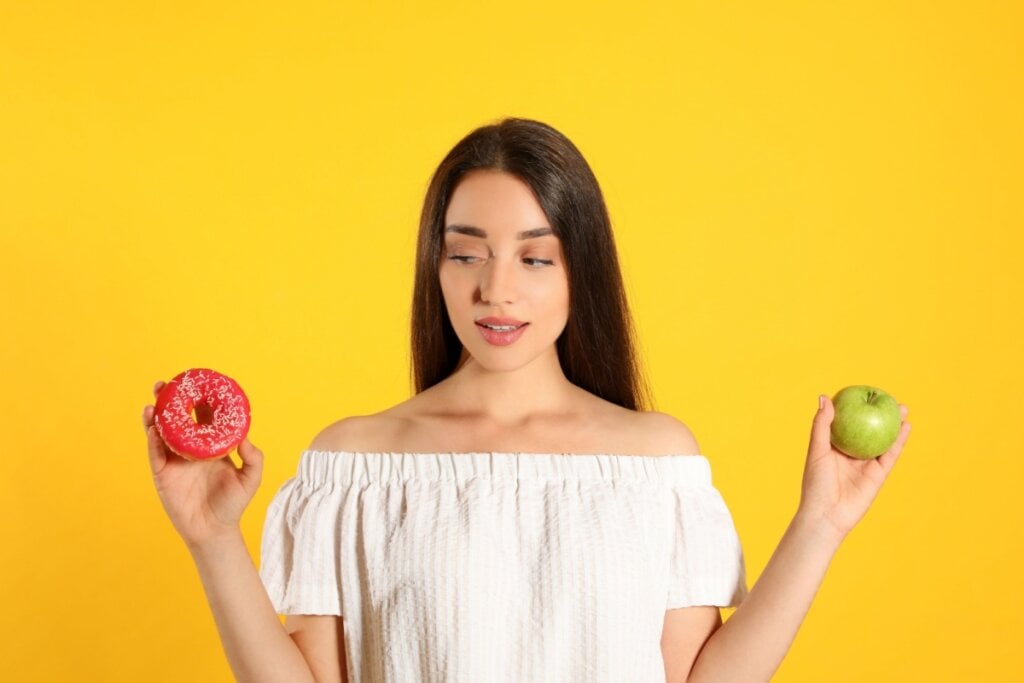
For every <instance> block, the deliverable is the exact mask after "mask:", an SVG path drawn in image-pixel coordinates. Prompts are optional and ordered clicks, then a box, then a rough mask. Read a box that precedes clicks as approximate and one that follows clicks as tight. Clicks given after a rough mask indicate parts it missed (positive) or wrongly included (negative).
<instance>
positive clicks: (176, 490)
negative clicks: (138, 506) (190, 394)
mask: <svg viewBox="0 0 1024 683" xmlns="http://www.w3.org/2000/svg"><path fill="white" fill-rule="evenodd" d="M163 385H164V382H157V383H156V384H155V385H154V386H153V396H154V403H155V397H156V395H157V394H158V393H159V392H160V389H161V388H162V387H163ZM155 410H156V408H155V406H154V405H147V406H146V407H145V408H143V410H142V426H143V427H144V428H145V430H146V437H147V439H148V441H149V465H150V468H151V469H152V470H153V483H154V484H155V485H156V491H157V493H158V494H159V496H160V502H161V503H163V506H164V510H166V511H167V515H168V516H169V517H170V518H171V523H172V524H173V525H174V528H175V529H176V530H177V531H178V534H180V535H181V537H182V539H183V540H184V541H185V543H186V545H188V546H189V547H190V548H192V547H197V546H200V545H202V544H204V543H206V542H207V541H210V540H214V539H216V538H218V537H220V536H223V535H225V534H230V533H232V532H235V531H237V530H238V529H239V521H240V520H241V518H242V512H243V511H244V510H245V507H246V506H247V505H248V504H249V501H250V500H252V497H253V496H254V495H255V494H256V489H257V488H259V485H260V480H261V478H262V475H263V453H262V452H261V451H260V450H259V449H258V448H256V447H255V446H253V445H252V443H250V442H249V439H248V438H246V439H244V440H243V441H242V443H240V444H239V445H238V455H239V457H241V459H242V467H241V468H238V467H235V465H234V463H233V462H232V461H231V457H230V456H224V457H222V458H217V459H215V460H207V461H192V460H187V459H185V458H183V457H181V456H180V455H178V454H176V453H175V452H174V451H172V450H171V449H170V448H168V446H167V444H166V443H164V440H163V439H162V438H160V433H159V432H158V431H157V429H156V425H155V424H154V411H155Z"/></svg>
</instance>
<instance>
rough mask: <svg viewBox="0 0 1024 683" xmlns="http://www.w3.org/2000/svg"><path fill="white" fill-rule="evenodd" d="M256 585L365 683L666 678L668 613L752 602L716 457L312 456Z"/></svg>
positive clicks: (272, 514)
mask: <svg viewBox="0 0 1024 683" xmlns="http://www.w3.org/2000/svg"><path fill="white" fill-rule="evenodd" d="M260 577H261V579H262V581H263V584H264V586H265V587H266V589H267V593H268V595H269V596H270V600H271V602H272V603H273V605H274V608H275V609H276V611H277V612H278V614H332V615H344V618H345V645H346V655H347V659H348V669H349V671H348V674H349V681H352V683H357V682H367V681H474V682H478V681H627V680H628V681H664V680H665V669H664V663H663V660H662V656H661V645H660V641H661V631H662V626H663V622H664V618H665V610H666V609H669V608H674V607H684V606H688V605H718V606H733V607H734V606H737V605H739V603H740V602H741V601H742V600H743V598H744V597H745V596H746V594H747V585H746V577H745V566H744V559H743V552H742V549H741V545H740V542H739V537H738V534H737V533H736V529H735V526H734V524H733V520H732V517H731V515H730V513H729V510H728V508H727V507H726V504H725V502H724V500H723V499H722V497H721V495H719V492H718V490H717V489H715V488H714V487H713V486H712V482H711V468H710V464H709V462H708V460H707V458H705V457H704V456H703V455H665V456H633V455H614V454H606V455H570V454H538V453H495V452H492V453H363V452H348V451H313V450H307V451H303V453H302V455H301V458H300V460H299V466H298V472H297V475H296V476H295V477H294V478H292V479H289V480H287V481H286V482H285V483H284V484H283V485H282V486H281V488H280V489H279V490H278V491H277V493H276V495H275V496H274V498H273V500H272V501H271V502H270V505H269V506H268V508H267V514H266V520H265V524H264V528H263V537H262V542H261V549H260Z"/></svg>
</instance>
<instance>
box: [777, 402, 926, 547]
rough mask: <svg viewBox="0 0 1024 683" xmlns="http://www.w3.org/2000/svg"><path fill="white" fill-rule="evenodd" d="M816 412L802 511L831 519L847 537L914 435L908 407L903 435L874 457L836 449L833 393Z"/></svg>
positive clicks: (904, 411) (817, 518) (902, 407)
mask: <svg viewBox="0 0 1024 683" xmlns="http://www.w3.org/2000/svg"><path fill="white" fill-rule="evenodd" d="M824 400H825V405H824V406H823V407H822V408H821V409H819V410H818V412H817V414H816V415H815V416H814V424H813V426H812V427H811V442H810V446H808V448H807V463H806V464H805V465H804V478H803V487H802V490H801V494H800V507H799V511H798V513H797V514H798V515H805V516H806V517H807V518H808V519H810V520H813V521H814V522H816V523H817V522H821V523H825V524H827V525H828V526H829V527H830V530H834V531H835V532H836V533H838V534H839V536H840V538H844V537H845V536H846V535H847V534H848V533H849V532H850V530H852V529H853V527H854V526H855V525H856V524H857V522H859V521H860V520H861V518H862V517H863V516H864V514H865V513H866V512H867V511H868V507H869V506H870V505H871V502H872V501H873V500H874V499H875V496H876V495H878V491H879V489H880V488H881V487H882V483H883V482H884V481H885V478H886V477H887V476H889V472H890V471H891V470H892V468H893V465H895V464H896V461H897V460H898V459H899V457H900V452H901V451H902V450H903V446H904V444H905V443H906V442H907V439H908V438H909V437H910V423H909V422H907V421H906V419H907V407H906V406H905V405H903V404H902V403H901V404H900V415H901V417H902V422H901V427H900V433H899V435H898V436H897V437H896V441H895V442H894V443H893V445H892V446H891V447H890V448H889V450H887V451H886V452H885V453H883V454H882V455H880V456H878V457H877V458H873V459H871V460H860V459H858V458H853V457H850V456H848V455H846V454H845V453H843V452H842V451H839V450H836V448H835V446H833V445H832V442H831V438H830V437H831V430H832V418H833V417H834V416H835V406H833V405H832V401H831V399H829V397H828V396H825V397H824Z"/></svg>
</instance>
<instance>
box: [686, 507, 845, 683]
mask: <svg viewBox="0 0 1024 683" xmlns="http://www.w3.org/2000/svg"><path fill="white" fill-rule="evenodd" d="M841 541H842V539H841V538H840V536H839V535H838V534H836V533H835V532H834V531H832V530H831V529H829V527H828V526H827V525H826V524H822V523H820V522H815V520H813V519H811V518H810V517H808V516H806V515H802V514H800V513H797V515H796V516H795V517H794V518H793V521H792V522H790V525H789V528H788V529H786V533H785V535H783V537H782V541H781V542H780V543H779V547H778V548H776V550H775V553H774V554H773V555H772V557H771V559H770V560H769V561H768V565H767V566H766V567H765V569H764V572H763V573H762V574H761V576H760V578H759V579H758V580H757V583H756V584H754V587H753V588H751V589H750V593H749V594H748V595H747V596H746V598H745V599H744V600H743V602H742V603H740V605H739V607H737V608H736V611H735V612H734V613H733V615H732V616H731V617H729V619H728V620H727V621H726V622H725V623H724V624H723V625H722V626H721V627H719V628H718V629H717V630H716V631H715V632H714V633H713V634H712V635H711V637H710V638H709V639H708V641H707V642H706V643H705V644H704V648H703V649H702V650H701V652H700V655H699V656H698V657H697V661H696V662H694V665H693V669H692V670H691V672H690V676H689V677H688V678H687V681H688V682H689V683H702V682H703V681H713V682H714V683H724V682H726V681H743V682H744V683H749V682H750V681H769V680H771V677H772V675H773V674H774V673H775V670H776V669H778V668H779V665H780V664H782V660H783V659H784V658H785V656H786V653H787V652H788V651H789V648H790V646H791V645H792V643H793V640H794V639H795V638H796V633H797V630H798V629H799V628H800V624H801V623H802V622H803V620H804V617H805V616H806V615H807V612H808V610H809V609H810V607H811V602H812V601H813V600H814V596H815V594H816V593H817V592H818V587H819V586H820V585H821V582H822V579H824V578H825V570H826V569H828V565H829V563H830V562H831V561H832V557H833V556H834V555H835V553H836V551H837V550H838V549H839V545H840V543H841Z"/></svg>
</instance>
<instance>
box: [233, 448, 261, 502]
mask: <svg viewBox="0 0 1024 683" xmlns="http://www.w3.org/2000/svg"><path fill="white" fill-rule="evenodd" d="M238 457H240V458H241V459H242V471H241V473H240V474H239V476H240V477H241V478H242V481H244V482H245V485H246V487H247V488H248V489H249V490H250V491H255V490H256V489H257V488H259V485H260V481H262V479H263V451H261V450H260V449H258V448H256V447H255V446H253V445H252V442H251V441H249V438H248V437H246V438H244V439H242V443H240V444H238Z"/></svg>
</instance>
